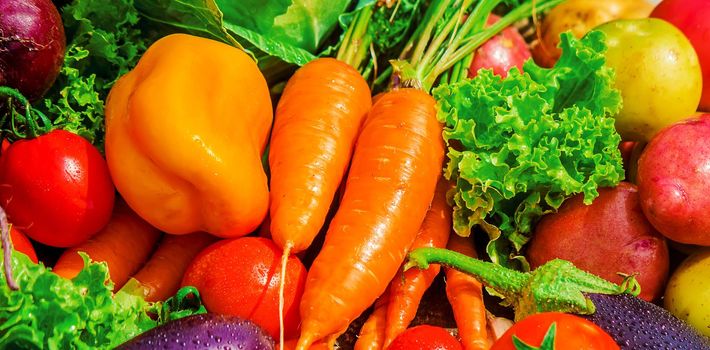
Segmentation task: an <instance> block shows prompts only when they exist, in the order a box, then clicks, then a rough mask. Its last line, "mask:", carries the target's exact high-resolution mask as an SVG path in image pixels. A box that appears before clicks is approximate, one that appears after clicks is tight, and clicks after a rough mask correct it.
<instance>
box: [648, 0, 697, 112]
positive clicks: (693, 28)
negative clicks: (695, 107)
mask: <svg viewBox="0 0 710 350" xmlns="http://www.w3.org/2000/svg"><path fill="white" fill-rule="evenodd" d="M651 17H656V18H660V19H663V20H666V21H668V22H670V23H671V24H673V25H675V26H676V27H678V29H680V31H681V32H683V34H685V36H686V37H688V40H690V43H691V44H693V47H694V48H695V52H696V53H697V54H698V60H699V61H700V68H701V69H702V71H703V82H704V83H703V95H702V97H701V98H700V108H699V109H700V110H702V111H706V112H710V45H708V42H710V21H709V20H708V19H709V18H710V1H708V0H663V1H661V3H660V4H658V6H656V8H654V9H653V11H652V12H651Z"/></svg>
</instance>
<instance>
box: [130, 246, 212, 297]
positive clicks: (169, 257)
mask: <svg viewBox="0 0 710 350" xmlns="http://www.w3.org/2000/svg"><path fill="white" fill-rule="evenodd" d="M216 241H217V237H214V236H212V235H209V234H207V233H203V232H198V233H191V234H187V235H167V234H166V235H164V236H163V239H162V240H161V241H160V243H158V248H157V249H156V250H155V253H153V255H151V257H150V259H148V261H147V262H146V263H145V265H143V267H142V268H141V269H140V270H139V271H138V272H137V273H136V274H135V275H133V279H135V281H136V283H135V284H133V283H131V284H132V286H131V287H132V288H140V289H139V290H140V292H138V290H136V289H133V291H134V292H138V293H140V294H139V295H142V296H143V297H144V298H145V300H148V301H159V300H165V299H167V298H169V297H170V296H172V295H173V294H175V292H177V290H178V289H179V288H180V282H181V281H182V276H183V274H184V273H185V270H187V266H188V265H189V264H190V262H192V259H193V258H194V257H195V256H197V254H198V253H199V252H200V251H202V249H204V248H205V247H207V246H208V245H210V244H212V243H214V242H216ZM129 283H130V282H129Z"/></svg>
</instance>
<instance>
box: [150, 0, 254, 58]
mask: <svg viewBox="0 0 710 350" xmlns="http://www.w3.org/2000/svg"><path fill="white" fill-rule="evenodd" d="M136 8H137V9H138V11H139V12H140V14H141V16H143V17H145V18H147V19H149V20H151V21H154V22H157V23H162V24H166V25H170V26H173V27H175V28H178V29H179V30H180V31H181V32H183V33H188V34H193V35H197V36H202V37H206V38H210V39H214V40H219V41H222V42H224V43H227V44H231V45H233V46H235V47H239V48H241V45H240V44H239V42H237V40H236V39H234V37H232V36H231V35H230V34H229V33H228V32H227V30H226V29H225V28H224V26H223V25H222V23H223V17H222V12H221V11H220V9H219V8H218V7H217V5H216V4H215V2H214V1H212V0H204V1H202V0H150V1H138V3H136Z"/></svg>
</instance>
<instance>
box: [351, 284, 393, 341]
mask: <svg viewBox="0 0 710 350" xmlns="http://www.w3.org/2000/svg"><path fill="white" fill-rule="evenodd" d="M391 287H392V286H391V285H390V288H391ZM389 298H390V289H389V288H388V289H387V290H386V291H385V292H384V293H382V295H381V296H380V297H379V298H377V301H375V305H374V308H373V310H372V313H371V314H370V316H369V317H368V318H367V320H366V321H365V323H364V324H363V325H362V328H360V334H359V335H358V337H357V340H356V341H355V349H354V350H382V349H384V343H385V326H386V325H387V305H388V304H389Z"/></svg>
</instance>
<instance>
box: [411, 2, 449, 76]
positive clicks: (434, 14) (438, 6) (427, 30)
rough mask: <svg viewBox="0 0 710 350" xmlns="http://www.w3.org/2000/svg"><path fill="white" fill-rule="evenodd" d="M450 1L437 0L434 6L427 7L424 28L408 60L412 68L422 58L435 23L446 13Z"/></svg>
mask: <svg viewBox="0 0 710 350" xmlns="http://www.w3.org/2000/svg"><path fill="white" fill-rule="evenodd" d="M451 1H452V0H438V1H436V2H435V3H434V4H431V5H429V9H428V10H427V16H425V18H424V23H426V26H424V29H423V30H422V32H421V35H419V36H418V38H416V37H415V38H416V40H417V45H416V47H415V49H414V52H413V53H412V56H411V57H410V59H409V63H410V64H411V65H412V66H417V64H418V63H419V61H420V60H421V58H422V56H423V55H424V51H425V50H426V48H427V44H429V39H430V38H431V35H432V32H433V31H434V29H435V28H436V23H437V22H438V21H439V19H441V18H442V17H443V16H444V13H445V12H446V9H447V8H448V6H449V4H450V3H451Z"/></svg>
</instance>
